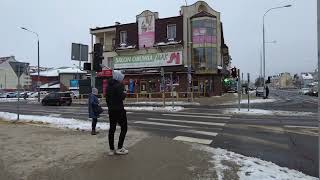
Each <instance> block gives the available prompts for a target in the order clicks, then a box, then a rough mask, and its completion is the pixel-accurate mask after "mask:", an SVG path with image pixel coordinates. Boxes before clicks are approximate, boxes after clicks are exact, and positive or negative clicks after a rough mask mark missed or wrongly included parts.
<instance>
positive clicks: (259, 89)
mask: <svg viewBox="0 0 320 180" xmlns="http://www.w3.org/2000/svg"><path fill="white" fill-rule="evenodd" d="M256 96H257V97H263V96H264V88H263V87H257V89H256Z"/></svg>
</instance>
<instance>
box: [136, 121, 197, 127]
mask: <svg viewBox="0 0 320 180" xmlns="http://www.w3.org/2000/svg"><path fill="white" fill-rule="evenodd" d="M133 123H135V124H150V125H158V126H172V127H183V128H191V126H183V125H177V124H167V123H157V122H148V121H135V122H133Z"/></svg>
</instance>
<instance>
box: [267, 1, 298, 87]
mask: <svg viewBox="0 0 320 180" xmlns="http://www.w3.org/2000/svg"><path fill="white" fill-rule="evenodd" d="M291 6H292V5H291V4H289V5H285V6H279V7H274V8H270V9H268V10H267V11H266V12H265V13H264V15H263V25H262V36H263V38H262V39H263V42H262V46H263V52H262V53H263V87H265V79H266V47H265V44H266V43H265V27H264V18H265V16H266V15H267V13H268V12H270V11H271V10H275V9H280V8H287V7H291Z"/></svg>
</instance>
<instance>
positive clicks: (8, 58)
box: [0, 56, 16, 64]
mask: <svg viewBox="0 0 320 180" xmlns="http://www.w3.org/2000/svg"><path fill="white" fill-rule="evenodd" d="M8 60H13V61H16V60H15V58H14V56H8V57H0V64H2V63H4V62H6V61H8Z"/></svg>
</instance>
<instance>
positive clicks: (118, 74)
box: [112, 70, 124, 81]
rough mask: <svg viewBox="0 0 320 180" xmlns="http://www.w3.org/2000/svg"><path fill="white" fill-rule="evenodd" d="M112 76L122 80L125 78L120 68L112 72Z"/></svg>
mask: <svg viewBox="0 0 320 180" xmlns="http://www.w3.org/2000/svg"><path fill="white" fill-rule="evenodd" d="M112 78H113V79H114V80H117V81H122V80H123V79H124V74H122V72H121V71H119V70H114V71H113V72H112Z"/></svg>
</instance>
